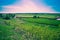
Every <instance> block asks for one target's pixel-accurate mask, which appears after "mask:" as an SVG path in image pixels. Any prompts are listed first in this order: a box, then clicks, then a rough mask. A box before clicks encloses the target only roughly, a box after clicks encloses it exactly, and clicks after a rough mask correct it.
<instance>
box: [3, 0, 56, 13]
mask: <svg viewBox="0 0 60 40" xmlns="http://www.w3.org/2000/svg"><path fill="white" fill-rule="evenodd" d="M3 7H4V8H5V9H4V11H2V12H7V13H40V12H42V13H54V12H56V11H54V10H53V9H52V8H51V7H50V6H47V5H45V4H44V3H40V5H37V4H36V2H33V1H31V0H22V2H17V3H15V4H13V5H9V6H3Z"/></svg>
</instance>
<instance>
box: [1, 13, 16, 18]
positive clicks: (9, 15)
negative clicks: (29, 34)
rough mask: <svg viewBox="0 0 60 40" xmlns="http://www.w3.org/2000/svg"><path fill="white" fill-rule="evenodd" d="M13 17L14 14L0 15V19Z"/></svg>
mask: <svg viewBox="0 0 60 40" xmlns="http://www.w3.org/2000/svg"><path fill="white" fill-rule="evenodd" d="M14 17H15V14H0V18H3V19H12V18H14Z"/></svg>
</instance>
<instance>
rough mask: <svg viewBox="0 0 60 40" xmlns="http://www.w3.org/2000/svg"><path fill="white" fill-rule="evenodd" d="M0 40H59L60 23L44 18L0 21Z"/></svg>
mask: <svg viewBox="0 0 60 40" xmlns="http://www.w3.org/2000/svg"><path fill="white" fill-rule="evenodd" d="M43 23H44V24H43ZM0 40H60V21H58V20H51V19H45V18H15V19H11V20H4V19H0Z"/></svg>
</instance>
